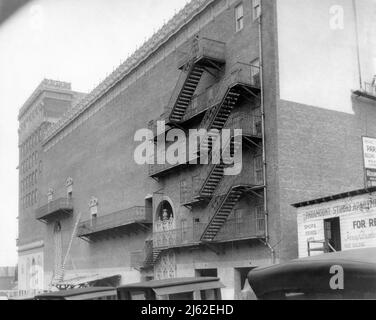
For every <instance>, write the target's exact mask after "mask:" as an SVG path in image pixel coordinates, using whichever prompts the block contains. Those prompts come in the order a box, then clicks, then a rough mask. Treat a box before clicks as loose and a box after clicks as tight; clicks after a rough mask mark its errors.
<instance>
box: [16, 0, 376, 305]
mask: <svg viewBox="0 0 376 320" xmlns="http://www.w3.org/2000/svg"><path fill="white" fill-rule="evenodd" d="M317 2H318V1H312V0H299V1H296V0H283V1H278V2H276V1H272V0H263V1H257V0H254V1H251V0H243V1H240V0H238V1H237V0H198V1H197V0H195V1H192V2H190V3H189V4H187V6H186V7H185V8H184V9H183V10H182V11H180V12H179V13H177V14H176V15H175V16H174V17H173V18H172V19H171V20H170V21H169V22H168V23H167V24H166V25H165V26H163V28H161V29H160V30H159V31H158V32H157V33H156V34H155V35H154V36H153V37H152V38H151V39H150V40H148V41H147V42H146V43H145V44H144V45H143V46H142V47H141V48H140V49H138V50H137V51H136V52H135V53H134V54H133V55H132V56H131V57H130V58H129V59H128V60H127V61H126V62H125V63H124V64H122V65H121V66H119V68H118V69H116V70H115V71H114V72H113V73H112V74H111V75H110V76H109V77H108V78H107V79H106V80H105V81H103V82H102V83H101V84H100V85H99V86H98V87H97V88H96V89H94V90H93V91H92V92H91V93H90V94H88V95H87V96H86V97H85V98H84V99H83V100H81V101H80V102H79V103H78V104H76V105H75V106H74V107H73V108H70V109H69V110H68V111H67V112H65V113H64V114H63V115H62V116H61V119H60V120H59V121H58V122H56V123H55V124H54V125H52V126H50V127H49V128H48V130H47V131H46V133H45V135H44V139H43V141H42V142H41V146H40V148H41V152H40V155H41V157H42V163H43V165H42V168H41V170H40V178H39V179H38V182H37V187H38V195H39V196H38V198H37V204H36V205H35V207H34V209H35V212H34V213H33V212H29V213H27V215H28V220H22V222H21V220H20V239H21V236H22V237H24V238H27V237H29V236H30V237H31V235H34V234H38V236H39V235H40V241H42V242H41V243H40V244H41V246H39V248H40V249H38V250H40V252H41V253H43V275H44V287H45V288H48V287H49V286H50V285H52V284H54V285H57V286H60V287H66V286H70V285H77V284H82V283H90V284H103V283H104V282H106V283H115V284H116V283H119V282H121V283H127V282H135V281H138V280H140V279H151V278H165V277H177V276H194V275H197V276H205V275H217V276H219V277H220V278H221V279H222V281H223V283H224V284H225V285H226V289H224V292H223V295H224V298H229V299H232V298H239V297H240V296H241V290H242V288H243V286H244V283H245V276H246V274H247V272H248V271H249V269H250V268H252V267H255V266H260V265H268V264H272V263H275V262H278V261H284V260H288V259H291V258H295V257H297V255H298V244H297V226H296V225H297V223H296V210H295V208H293V207H292V206H291V204H293V203H298V202H301V201H304V200H307V199H312V198H317V197H323V196H327V195H329V194H334V193H339V192H345V191H348V190H354V189H360V188H362V187H364V174H363V162H362V152H361V146H362V140H361V137H362V136H363V135H367V136H376V125H375V124H374V121H373V120H372V119H375V117H376V114H375V112H376V111H375V108H374V104H375V98H374V97H375V87H374V86H373V85H372V77H373V75H374V74H375V73H376V70H375V66H373V65H372V63H373V60H372V59H373V57H374V56H375V52H373V51H372V50H373V49H375V50H376V46H375V42H374V40H372V39H375V37H372V32H374V31H372V30H375V28H374V21H373V20H372V15H371V14H370V12H372V10H370V8H372V9H374V6H375V3H374V2H373V1H371V0H367V1H362V2H361V5H359V6H358V7H353V6H352V2H351V1H348V0H341V1H336V3H332V1H330V0H327V1H320V2H319V3H317ZM354 9H357V11H355V10H354ZM355 14H356V16H355ZM359 15H361V21H362V23H361V24H358V23H356V22H357V19H355V17H358V16H359ZM260 16H261V19H260ZM359 20H360V19H359ZM372 26H373V27H372ZM361 28H363V29H364V30H363V29H362V30H359V29H361ZM356 34H359V35H362V36H361V37H358V39H357V37H355V35H356ZM353 36H354V37H353ZM363 37H365V38H364V39H363ZM350 38H351V39H350ZM355 39H357V40H355ZM372 41H373V42H372ZM297 44H298V46H297ZM365 44H367V45H365ZM358 62H359V63H358ZM343 65H346V66H347V67H346V68H343ZM360 75H361V76H360ZM161 79H163V81H161ZM364 81H366V82H367V84H366V85H364ZM63 109H64V108H59V110H63ZM59 115H60V114H59ZM158 120H164V121H165V122H166V123H167V126H166V128H167V134H168V133H169V132H173V131H172V129H176V128H180V129H184V130H188V129H200V128H204V129H219V130H220V129H223V128H231V129H235V128H237V129H243V134H242V137H241V139H240V140H237V139H235V140H233V139H229V140H227V141H222V143H223V145H224V146H226V148H229V149H230V150H232V152H235V151H236V150H237V151H239V148H241V150H242V163H243V166H242V172H241V173H240V174H238V175H235V176H231V175H225V174H224V172H225V171H224V170H226V169H227V167H226V165H225V164H224V163H222V162H220V163H219V164H211V163H209V164H208V165H201V164H198V165H195V164H188V163H186V162H182V163H178V164H150V165H147V164H145V165H139V164H137V163H136V161H135V159H134V151H135V150H136V149H137V147H138V146H139V145H140V143H141V142H139V141H135V133H136V132H137V131H138V130H139V129H142V128H149V129H150V130H151V131H152V132H157V130H156V129H157V126H158ZM164 140H165V139H164V135H159V136H156V137H155V139H151V142H150V143H152V144H153V145H154V144H156V145H158V143H161V142H164ZM166 144H167V146H168V147H170V146H171V144H172V143H171V142H166ZM172 145H173V144H172ZM177 146H178V147H179V146H180V147H181V145H179V143H177ZM202 146H204V147H205V148H206V149H207V150H209V155H212V153H211V152H210V151H211V150H212V148H213V146H212V145H211V144H210V143H209V139H208V136H204V137H203V140H202ZM183 150H185V149H184V147H183ZM185 151H187V150H185ZM188 151H189V150H188ZM37 220H39V221H40V222H44V224H42V223H40V222H38V223H37V222H36V221H37ZM35 230H36V231H35ZM42 244H43V246H42Z"/></svg>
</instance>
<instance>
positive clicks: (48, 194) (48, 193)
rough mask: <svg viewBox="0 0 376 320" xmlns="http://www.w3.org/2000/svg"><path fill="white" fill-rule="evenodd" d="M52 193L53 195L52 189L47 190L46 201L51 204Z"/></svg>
mask: <svg viewBox="0 0 376 320" xmlns="http://www.w3.org/2000/svg"><path fill="white" fill-rule="evenodd" d="M54 193H55V190H54V189H52V188H49V189H48V192H47V200H48V202H51V201H52V200H53V197H54Z"/></svg>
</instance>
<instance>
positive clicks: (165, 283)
mask: <svg viewBox="0 0 376 320" xmlns="http://www.w3.org/2000/svg"><path fill="white" fill-rule="evenodd" d="M217 281H219V278H216V277H202V278H200V277H192V278H173V279H163V280H151V281H144V282H138V283H131V284H127V285H124V286H120V287H119V288H118V289H131V288H132V289H133V288H139V289H141V288H142V289H147V288H150V289H152V288H165V287H172V286H180V285H189V284H196V283H206V282H217Z"/></svg>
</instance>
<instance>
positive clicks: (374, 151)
mask: <svg viewBox="0 0 376 320" xmlns="http://www.w3.org/2000/svg"><path fill="white" fill-rule="evenodd" d="M363 153H364V167H365V168H366V169H375V170H376V139H375V138H368V137H363Z"/></svg>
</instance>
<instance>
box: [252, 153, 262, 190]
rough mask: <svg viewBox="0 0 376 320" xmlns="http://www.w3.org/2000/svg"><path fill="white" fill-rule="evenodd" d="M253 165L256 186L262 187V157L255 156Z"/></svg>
mask: <svg viewBox="0 0 376 320" xmlns="http://www.w3.org/2000/svg"><path fill="white" fill-rule="evenodd" d="M254 164H255V180H256V184H259V185H262V184H263V183H264V174H263V173H264V171H263V163H262V156H261V155H259V156H256V157H255V158H254Z"/></svg>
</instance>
